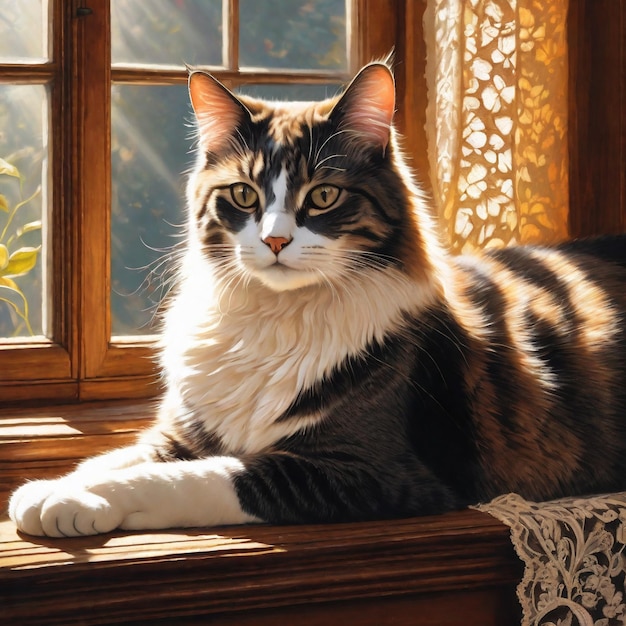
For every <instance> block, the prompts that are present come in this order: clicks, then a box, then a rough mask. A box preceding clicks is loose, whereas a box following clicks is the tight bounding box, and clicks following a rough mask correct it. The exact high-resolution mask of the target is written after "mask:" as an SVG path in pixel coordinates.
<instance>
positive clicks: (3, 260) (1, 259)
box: [0, 243, 9, 271]
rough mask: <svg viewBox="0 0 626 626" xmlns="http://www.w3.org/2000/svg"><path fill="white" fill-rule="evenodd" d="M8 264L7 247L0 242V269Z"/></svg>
mask: <svg viewBox="0 0 626 626" xmlns="http://www.w3.org/2000/svg"><path fill="white" fill-rule="evenodd" d="M8 264H9V249H8V248H7V247H6V246H5V245H4V244H2V243H0V271H2V270H3V269H4V268H5V267H6V266H7V265H8Z"/></svg>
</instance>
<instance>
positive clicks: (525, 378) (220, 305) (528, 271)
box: [10, 63, 626, 536]
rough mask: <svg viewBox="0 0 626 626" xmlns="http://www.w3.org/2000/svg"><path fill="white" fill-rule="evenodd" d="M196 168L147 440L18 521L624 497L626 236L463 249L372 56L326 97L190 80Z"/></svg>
mask: <svg viewBox="0 0 626 626" xmlns="http://www.w3.org/2000/svg"><path fill="white" fill-rule="evenodd" d="M189 89H190V96H191V102H192V105H193V108H194V111H195V115H196V119H197V124H198V131H199V133H198V136H199V150H198V153H199V157H198V161H197V166H196V168H195V171H194V173H193V174H192V175H191V176H190V179H189V184H188V212H189V219H188V228H187V240H186V248H185V254H184V258H183V260H182V262H181V264H180V268H179V271H178V275H177V276H178V279H177V284H176V287H175V293H174V296H173V298H172V300H171V304H170V305H169V307H168V309H167V311H166V314H165V320H164V328H163V333H162V342H161V365H162V368H163V372H164V379H165V382H166V385H167V388H166V392H165V394H164V397H163V398H162V401H161V402H160V408H159V411H158V416H157V420H156V422H155V425H154V426H153V427H152V428H151V429H150V430H148V431H147V432H145V433H143V434H142V435H141V437H140V438H139V440H138V442H137V444H136V445H133V446H130V447H128V448H124V449H121V450H117V451H114V452H112V453H109V454H105V455H103V456H100V457H96V458H93V459H90V460H87V461H86V462H85V463H83V464H82V465H80V466H79V467H78V469H76V470H75V471H74V472H73V473H71V474H69V475H67V476H65V477H62V478H60V479H57V480H47V481H35V482H30V483H28V484H26V485H24V486H22V487H21V488H20V489H18V490H17V491H16V492H15V493H14V494H13V496H12V498H11V501H10V516H11V518H12V519H13V520H14V522H15V523H16V524H17V526H18V528H19V529H20V530H22V531H23V532H25V533H29V534H33V535H49V536H70V535H88V534H94V533H104V532H108V531H111V530H113V529H115V528H123V529H157V528H167V527H192V526H208V525H215V524H240V523H247V522H274V523H297V522H335V521H343V520H368V519H376V518H390V517H400V516H412V515H420V514H429V513H438V512H442V511H447V510H450V509H455V508H459V507H463V506H466V505H467V504H469V503H474V502H478V501H484V500H487V499H490V498H492V497H494V496H496V495H498V494H501V493H503V492H508V491H515V492H518V493H520V494H522V495H523V496H525V497H527V498H531V499H548V498H554V497H556V496H563V495H566V494H583V493H587V492H606V491H614V490H621V489H626V237H624V238H620V237H615V238H610V239H601V240H598V241H580V242H574V243H570V244H564V245H561V246H560V247H556V248H544V247H514V248H510V249H504V250H498V251H495V252H489V253H486V254H484V255H481V256H476V257H470V256H461V257H453V256H451V255H449V254H448V253H447V252H446V251H445V250H444V249H443V248H442V246H441V245H440V243H439V240H438V237H437V234H436V232H435V228H434V224H433V221H432V219H431V217H430V212H429V207H428V203H427V202H426V200H425V197H424V196H423V194H422V193H420V190H419V189H418V188H417V186H416V184H415V183H414V182H413V179H412V176H411V173H410V172H409V170H408V169H407V166H406V164H405V162H404V160H403V157H402V153H401V151H400V149H399V147H398V142H397V139H396V134H395V131H394V129H393V126H392V118H393V113H394V107H395V95H394V91H395V90H394V79H393V75H392V73H391V71H390V69H389V68H388V67H387V65H386V64H384V63H372V64H370V65H368V66H366V67H365V68H364V69H362V70H361V72H360V73H359V74H358V75H357V76H356V78H355V79H354V80H353V81H352V83H351V84H350V85H349V86H348V87H347V89H346V90H345V91H344V93H343V94H342V95H340V96H337V97H335V98H333V99H328V100H324V101H322V102H317V103H297V102H293V103H268V102H264V101H260V100H256V99H253V98H250V97H244V96H240V97H238V96H235V95H233V94H232V93H231V92H230V91H228V89H226V88H225V87H224V86H223V85H221V84H220V83H219V82H217V81H216V80H215V79H214V78H212V77H211V76H209V75H208V74H205V73H202V72H200V71H194V72H192V73H191V75H190V80H189Z"/></svg>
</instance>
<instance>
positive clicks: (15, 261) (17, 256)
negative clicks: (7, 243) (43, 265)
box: [0, 246, 41, 276]
mask: <svg viewBox="0 0 626 626" xmlns="http://www.w3.org/2000/svg"><path fill="white" fill-rule="evenodd" d="M40 249H41V246H39V247H37V248H20V249H19V250H16V251H15V252H14V253H13V254H11V256H10V257H9V263H8V265H7V266H6V267H5V268H4V269H3V270H2V273H1V274H0V275H2V276H23V275H24V274H28V272H30V270H32V269H33V267H35V264H36V263H37V254H39V250H40Z"/></svg>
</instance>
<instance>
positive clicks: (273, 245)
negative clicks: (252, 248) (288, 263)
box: [263, 237, 291, 254]
mask: <svg viewBox="0 0 626 626" xmlns="http://www.w3.org/2000/svg"><path fill="white" fill-rule="evenodd" d="M263 243H264V244H265V245H266V246H269V248H270V250H271V251H272V252H273V253H274V254H278V253H279V252H280V251H281V250H282V249H283V248H284V247H285V246H288V245H289V244H290V243H291V239H287V238H286V237H265V239H263Z"/></svg>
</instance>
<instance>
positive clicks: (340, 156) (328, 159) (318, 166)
mask: <svg viewBox="0 0 626 626" xmlns="http://www.w3.org/2000/svg"><path fill="white" fill-rule="evenodd" d="M347 156H348V155H347V154H330V155H329V156H327V157H324V158H323V159H322V160H321V161H318V162H317V163H315V169H316V170H317V169H319V168H320V167H322V165H323V164H324V163H325V162H326V161H330V160H331V159H345V158H346V157H347ZM327 167H330V166H327ZM330 169H337V170H339V171H345V168H330Z"/></svg>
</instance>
